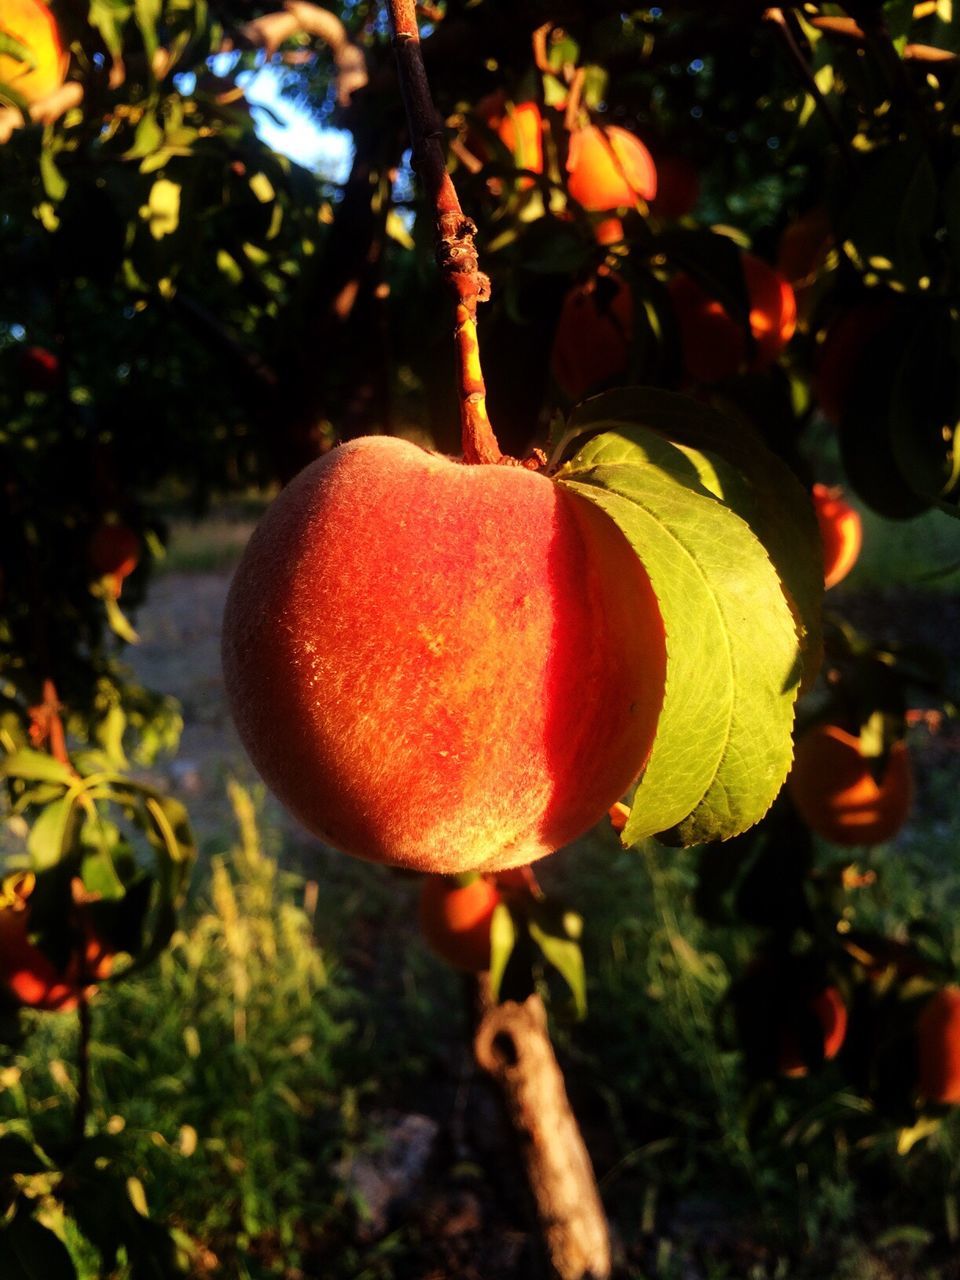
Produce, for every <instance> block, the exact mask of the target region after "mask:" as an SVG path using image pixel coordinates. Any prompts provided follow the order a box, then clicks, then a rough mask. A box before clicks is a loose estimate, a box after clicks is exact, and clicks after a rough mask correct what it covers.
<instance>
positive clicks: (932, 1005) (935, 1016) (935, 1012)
mask: <svg viewBox="0 0 960 1280" xmlns="http://www.w3.org/2000/svg"><path fill="white" fill-rule="evenodd" d="M917 1059H918V1061H917V1066H918V1072H917V1084H918V1089H919V1092H920V1094H921V1096H922V1097H924V1098H926V1100H927V1101H928V1102H949V1103H957V1102H960V987H955V986H950V987H944V988H943V989H942V990H940V991H937V992H936V993H935V994H934V995H932V996H931V997H930V999H929V1000H928V1001H927V1002H926V1004H925V1005H924V1006H923V1008H922V1009H921V1011H920V1016H919V1017H918V1018H917Z"/></svg>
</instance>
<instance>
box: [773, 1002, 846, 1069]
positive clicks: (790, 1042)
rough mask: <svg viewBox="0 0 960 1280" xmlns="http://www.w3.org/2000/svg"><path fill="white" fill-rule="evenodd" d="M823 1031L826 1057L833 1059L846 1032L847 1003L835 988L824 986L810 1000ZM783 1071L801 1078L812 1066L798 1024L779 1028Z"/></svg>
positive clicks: (780, 1064) (809, 1009)
mask: <svg viewBox="0 0 960 1280" xmlns="http://www.w3.org/2000/svg"><path fill="white" fill-rule="evenodd" d="M807 1010H808V1012H809V1013H812V1014H813V1015H814V1017H815V1018H816V1019H817V1021H818V1022H819V1023H820V1027H821V1029H822V1031H823V1060H824V1062H831V1061H832V1060H833V1059H834V1058H835V1057H836V1056H837V1054H838V1053H839V1052H840V1050H841V1048H842V1047H843V1042H844V1040H845V1039H846V1035H847V1006H846V1005H845V1004H844V1003H843V999H842V997H841V995H840V992H839V991H838V990H837V988H836V987H825V988H824V989H823V990H822V991H820V992H818V993H817V994H816V995H815V996H812V997H811V999H810V1000H809V1001H808V1002H807ZM779 1066H780V1072H781V1074H782V1075H785V1076H791V1077H792V1078H793V1079H800V1078H801V1077H802V1076H806V1075H808V1074H809V1071H810V1067H809V1065H808V1063H807V1062H806V1060H805V1059H804V1056H803V1050H802V1048H801V1039H800V1036H799V1035H798V1034H797V1030H796V1028H795V1027H793V1026H791V1025H790V1024H789V1023H786V1024H784V1026H783V1027H782V1028H781V1031H780V1060H779Z"/></svg>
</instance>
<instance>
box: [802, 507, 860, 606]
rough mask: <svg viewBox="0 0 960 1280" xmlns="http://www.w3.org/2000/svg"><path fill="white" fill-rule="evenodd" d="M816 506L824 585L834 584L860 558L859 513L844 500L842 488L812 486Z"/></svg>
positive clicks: (840, 579) (830, 585)
mask: <svg viewBox="0 0 960 1280" xmlns="http://www.w3.org/2000/svg"><path fill="white" fill-rule="evenodd" d="M813 508H814V511H816V513H817V523H818V524H819V526H820V538H821V541H822V542H823V585H824V586H825V587H834V586H836V584H837V583H838V582H840V581H842V579H844V578H845V577H846V576H847V574H848V573H849V572H850V570H851V569H852V568H853V566H854V565H855V564H856V562H857V557H858V556H859V555H860V548H861V546H862V545H863V525H862V523H861V520H860V513H859V512H858V511H855V510H854V508H853V507H851V506H850V504H849V503H848V502H844V500H843V490H842V489H836V488H834V489H829V488H827V486H826V485H825V484H815V485H814V486H813Z"/></svg>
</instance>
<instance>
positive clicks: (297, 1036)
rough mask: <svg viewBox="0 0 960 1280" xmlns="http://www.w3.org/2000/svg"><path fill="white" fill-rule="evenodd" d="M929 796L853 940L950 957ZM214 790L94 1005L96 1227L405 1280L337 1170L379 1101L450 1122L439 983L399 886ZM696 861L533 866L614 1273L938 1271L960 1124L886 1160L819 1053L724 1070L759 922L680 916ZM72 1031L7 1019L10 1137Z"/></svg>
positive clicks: (56, 1126) (66, 1225) (51, 1075)
mask: <svg viewBox="0 0 960 1280" xmlns="http://www.w3.org/2000/svg"><path fill="white" fill-rule="evenodd" d="M941 781H942V785H940V783H938V784H937V786H934V787H932V788H931V789H928V791H929V793H928V794H926V795H925V808H924V812H923V814H921V816H920V817H919V819H918V821H917V822H916V823H915V824H914V825H913V826H912V827H910V828H908V829H907V831H906V832H904V834H903V835H902V836H901V838H900V840H899V841H898V842H897V843H896V844H895V845H892V846H889V847H886V848H882V849H880V850H877V851H876V852H875V854H874V855H872V865H874V866H875V868H876V869H877V870H878V871H879V872H880V881H879V884H878V885H877V886H876V887H875V888H871V889H865V890H862V891H859V893H858V896H857V897H856V898H855V899H852V905H853V909H854V911H855V923H856V924H857V925H858V926H862V927H878V928H882V929H884V930H888V931H898V930H902V929H903V928H904V927H905V926H906V925H907V924H908V923H909V922H910V921H916V920H919V919H922V918H924V917H933V918H936V919H938V920H940V921H941V922H943V923H944V924H945V925H946V928H947V932H948V934H949V935H950V945H951V947H952V950H953V954H954V955H955V957H956V958H957V960H958V961H960V947H958V945H957V944H958V941H960V930H958V929H957V928H956V926H955V925H954V923H953V922H954V921H955V920H956V919H957V908H958V906H960V867H958V866H957V865H956V858H955V849H956V847H957V843H958V839H960V825H958V821H957V819H956V817H954V816H951V806H950V803H949V800H950V790H951V787H954V788H955V780H954V781H951V780H950V779H949V778H948V777H947V776H946V773H945V774H944V775H943V777H942V779H941ZM232 798H233V805H234V810H235V816H236V820H237V823H238V828H239V832H240V836H239V839H238V840H236V841H235V842H234V843H233V844H232V846H231V845H230V844H229V842H228V841H221V842H219V845H218V847H217V848H214V849H213V850H212V851H211V857H210V860H209V863H208V864H207V865H206V867H205V869H204V870H203V871H202V872H201V873H199V875H198V887H197V891H196V895H195V899H194V901H193V902H192V903H191V904H190V905H189V907H188V908H187V910H186V911H185V913H184V919H183V925H182V929H181V931H180V932H179V933H178V934H177V935H176V937H175V938H174V941H173V944H172V946H171V948H170V951H169V952H168V954H166V955H165V956H164V957H163V958H162V960H161V961H160V962H159V963H158V964H157V965H156V966H155V967H154V968H153V969H152V970H150V971H149V972H147V973H144V974H142V975H138V976H136V977H134V978H132V979H130V980H128V981H121V982H119V983H117V984H115V985H109V986H108V987H107V988H106V989H104V990H103V991H102V992H101V994H100V995H99V996H98V997H97V999H96V1000H95V1002H94V1006H93V1010H94V1037H95V1047H94V1054H93V1085H94V1089H93V1098H94V1107H93V1117H92V1125H91V1128H92V1129H94V1130H96V1132H97V1133H98V1134H99V1135H100V1136H99V1137H98V1138H97V1139H95V1143H100V1144H102V1145H101V1146H100V1147H97V1146H94V1147H92V1148H91V1150H92V1151H101V1152H102V1153H103V1154H102V1157H101V1158H102V1159H103V1160H104V1161H105V1165H104V1168H103V1169H101V1170H100V1171H99V1172H97V1173H96V1177H95V1178H94V1177H93V1175H92V1174H91V1175H90V1177H91V1178H92V1179H93V1181H92V1183H91V1185H93V1186H95V1187H97V1188H98V1189H99V1198H100V1200H101V1201H102V1202H103V1204H104V1205H105V1206H106V1210H105V1211H106V1213H107V1216H108V1217H109V1218H110V1219H111V1220H112V1219H114V1218H118V1219H120V1218H123V1215H124V1213H125V1214H126V1215H127V1218H126V1219H123V1220H124V1222H126V1221H127V1219H130V1220H131V1221H133V1222H134V1225H138V1224H139V1223H140V1221H141V1220H140V1219H139V1218H138V1217H137V1215H136V1212H135V1205H136V1204H137V1203H141V1204H142V1202H145V1205H146V1207H147V1209H148V1211H149V1214H150V1217H151V1219H152V1220H153V1221H154V1222H155V1223H158V1224H164V1225H165V1226H166V1227H172V1228H174V1229H175V1232H176V1237H175V1238H176V1244H177V1247H178V1248H179V1250H180V1251H181V1254H182V1257H183V1259H184V1260H185V1262H187V1264H188V1265H189V1266H190V1268H191V1270H192V1272H193V1274H196V1275H214V1276H218V1277H225V1278H227V1280H264V1278H265V1277H268V1276H283V1275H289V1276H296V1275H298V1274H302V1275H304V1276H323V1277H324V1280H393V1277H404V1276H407V1275H410V1276H420V1275H421V1274H425V1273H426V1272H425V1268H427V1263H426V1262H425V1261H424V1260H423V1258H422V1257H421V1255H420V1254H419V1253H418V1249H420V1248H421V1245H420V1244H419V1242H418V1237H417V1231H416V1228H415V1226H413V1225H412V1226H411V1227H410V1229H409V1230H408V1229H406V1228H404V1227H403V1226H401V1228H400V1230H399V1232H394V1233H392V1234H390V1235H387V1236H386V1237H385V1238H383V1239H381V1240H374V1241H371V1242H366V1243H363V1242H362V1237H361V1236H360V1235H359V1234H358V1232H357V1230H356V1224H357V1212H358V1206H357V1205H356V1204H354V1203H353V1201H352V1199H351V1195H350V1193H349V1191H348V1190H347V1189H346V1188H345V1187H344V1186H343V1185H342V1183H341V1181H340V1179H339V1177H338V1175H337V1172H336V1170H337V1167H338V1162H339V1161H340V1159H341V1158H342V1157H343V1156H345V1155H348V1154H349V1153H350V1152H353V1151H356V1150H357V1149H358V1148H359V1147H360V1146H362V1145H364V1144H366V1143H369V1142H370V1141H375V1140H376V1134H377V1120H376V1116H377V1115H378V1114H380V1112H381V1111H382V1110H383V1109H385V1108H396V1109H398V1110H401V1111H402V1110H418V1111H427V1112H428V1113H431V1114H433V1115H435V1116H436V1118H437V1119H438V1120H440V1121H441V1123H443V1122H444V1121H445V1120H446V1119H447V1118H448V1114H449V1113H448V1111H447V1109H446V1108H447V1104H446V1102H445V1101H444V1096H443V1092H444V1088H445V1087H448V1088H449V1092H450V1093H451V1094H452V1093H453V1092H454V1091H455V1090H456V1088H457V1082H456V1081H454V1080H450V1081H449V1082H448V1086H441V1087H440V1088H438V1071H439V1070H445V1071H446V1072H447V1073H448V1074H449V1073H450V1072H451V1067H450V1065H449V1063H450V1062H452V1061H453V1058H452V1057H451V1056H450V1055H449V1052H448V1051H449V1050H450V1049H451V1047H454V1046H456V1045H457V1044H458V1043H459V1042H461V1039H462V1021H461V1009H460V1005H459V1001H458V998H457V997H458V991H457V981H456V979H455V977H454V976H453V975H452V974H450V973H449V972H448V971H446V970H445V969H443V967H442V966H440V965H439V964H437V963H436V962H435V961H434V960H433V959H432V958H431V957H429V956H428V955H427V954H426V952H425V950H424V948H423V946H422V944H421V943H420V941H419V939H418V936H417V931H416V923H415V911H414V906H415V901H416V896H417V892H418V881H417V880H416V879H415V878H410V877H407V876H403V875H399V874H396V873H392V872H389V871H386V870H384V869H383V868H378V867H373V866H369V865H367V864H364V863H360V862H358V861H356V860H354V859H349V858H345V857H342V856H341V855H337V854H333V853H327V852H323V851H322V850H318V849H317V846H316V845H315V844H314V845H310V846H303V847H302V848H301V847H299V846H297V845H295V844H293V843H290V842H288V843H287V845H286V847H284V848H281V847H280V837H279V833H278V832H277V831H275V830H267V831H265V832H262V833H261V832H258V830H257V825H256V822H255V820H254V810H253V806H252V803H251V801H250V799H249V797H248V796H247V795H246V793H243V792H241V791H238V790H236V789H234V790H233V792H232ZM274 855H278V856H274ZM821 855H822V859H823V860H824V863H825V862H826V861H829V860H830V859H831V858H833V856H834V855H835V851H832V852H831V851H830V850H828V849H827V848H825V847H824V848H823V849H822V850H821ZM701 856H706V855H701V853H700V852H698V851H678V850H667V849H664V848H658V847H656V846H650V847H649V848H647V849H645V850H644V851H642V852H635V853H627V852H624V851H622V850H620V849H619V847H618V846H617V844H616V842H615V839H614V838H613V836H612V833H610V832H609V831H604V830H601V831H600V832H599V833H597V834H595V835H594V836H593V837H592V838H590V839H588V840H586V841H583V842H581V844H580V845H578V846H576V847H575V848H573V849H571V850H567V851H565V852H563V853H561V854H559V855H557V856H556V857H554V858H552V859H549V860H547V861H546V862H545V863H543V864H542V869H541V878H542V880H543V882H544V884H545V885H546V887H547V888H548V891H549V892H551V893H552V894H556V895H559V896H563V897H565V898H567V899H568V900H569V902H570V904H571V905H573V906H575V907H576V909H577V910H579V911H581V912H582V914H583V915H584V917H585V920H586V932H585V936H584V947H585V953H586V959H587V967H588V974H589V999H590V1006H589V1014H588V1017H587V1020H586V1021H585V1022H583V1023H581V1024H577V1025H569V1024H558V1025H557V1026H556V1040H557V1043H558V1046H559V1051H560V1055H561V1059H562V1063H563V1066H564V1070H565V1073H566V1078H567V1083H568V1088H569V1091H570V1094H571V1097H572V1099H573V1102H574V1105H575V1108H576V1110H577V1113H578V1116H579V1117H580V1118H581V1121H582V1123H583V1126H584V1130H585V1133H586V1135H587V1138H588V1142H589V1145H590V1149H591V1152H592V1154H593V1158H594V1161H595V1165H596V1169H597V1173H598V1176H599V1178H600V1183H601V1188H602V1191H603V1195H604V1200H605V1204H606V1206H607V1209H608V1211H609V1213H610V1214H611V1216H612V1218H613V1220H614V1222H615V1223H616V1227H617V1231H618V1234H619V1237H620V1238H621V1240H622V1241H623V1242H624V1245H625V1248H626V1254H625V1260H624V1263H623V1266H622V1269H621V1271H620V1272H619V1273H618V1280H681V1277H688V1276H690V1275H697V1276H704V1277H716V1278H717V1280H719V1278H720V1277H731V1278H732V1277H754V1276H756V1277H758V1280H759V1277H761V1276H762V1277H764V1278H766V1277H771V1276H783V1277H789V1280H826V1278H830V1277H835V1278H836V1280H888V1278H889V1277H891V1276H896V1277H901V1276H908V1275H909V1276H913V1275H917V1276H920V1275H924V1276H929V1277H931V1278H932V1277H936V1276H941V1275H943V1276H946V1275H947V1274H948V1272H947V1271H946V1270H944V1267H945V1266H946V1263H945V1261H944V1259H945V1258H947V1257H949V1256H950V1253H951V1250H952V1249H953V1248H954V1247H955V1243H954V1242H955V1237H956V1234H957V1228H956V1223H957V1222H958V1220H960V1117H955V1116H952V1115H951V1116H948V1117H947V1123H946V1124H944V1126H943V1127H942V1128H941V1129H940V1130H939V1131H938V1132H935V1133H933V1134H931V1135H930V1136H928V1137H926V1138H925V1139H924V1140H922V1141H920V1142H918V1143H917V1144H916V1145H915V1146H914V1147H913V1148H912V1150H910V1151H909V1152H908V1153H904V1154H900V1153H898V1151H897V1140H898V1129H897V1126H896V1125H895V1124H894V1123H893V1122H891V1121H890V1120H888V1119H885V1118H883V1117H881V1116H878V1115H875V1114H872V1113H871V1112H870V1110H869V1108H868V1107H867V1106H866V1105H865V1103H864V1101H863V1100H862V1099H860V1098H858V1097H857V1096H856V1095H855V1094H853V1093H852V1092H851V1091H850V1089H849V1088H848V1087H847V1086H846V1085H845V1084H844V1080H843V1076H842V1074H841V1072H840V1070H839V1068H837V1067H828V1068H827V1069H826V1070H824V1071H823V1072H821V1073H818V1074H815V1075H814V1076H811V1077H810V1078H809V1079H807V1080H800V1081H781V1082H774V1083H770V1082H758V1083H751V1082H749V1081H748V1080H747V1079H746V1078H745V1077H744V1075H743V1072H742V1069H741V1063H740V1058H739V1055H738V1053H737V1052H736V1048H735V1046H734V1045H733V1044H732V1043H731V1042H730V1040H729V1037H728V1036H727V1034H726V1032H725V1031H724V1026H725V1022H724V998H725V994H726V990H727V986H728V983H729V981H730V978H731V976H733V975H736V974H738V973H740V972H742V970H743V967H744V965H745V964H746V963H747V961H748V960H749V957H750V955H751V954H752V952H753V949H754V946H755V943H756V939H757V936H758V934H757V931H756V930H753V929H751V928H748V927H743V926H741V927H737V928H724V927H720V926H716V925H710V926H708V925H706V924H705V923H704V922H703V921H702V920H701V919H700V918H699V917H698V916H697V915H696V913H695V911H694V908H693V899H692V891H693V888H694V885H695V882H696V874H697V866H698V859H699V858H700V857H701ZM278 860H279V865H280V867H284V868H289V867H294V866H297V865H298V862H299V864H300V873H299V874H294V873H293V872H292V871H289V870H281V869H278ZM860 861H861V862H863V861H864V859H862V858H861V859H860ZM75 1041H76V1033H75V1027H74V1021H73V1019H72V1018H70V1017H67V1016H64V1017H55V1016H36V1017H34V1018H32V1019H30V1036H29V1039H28V1040H27V1041H26V1043H25V1045H24V1046H23V1047H22V1049H20V1050H18V1051H16V1052H13V1053H12V1054H11V1056H10V1057H9V1059H8V1061H7V1063H6V1066H5V1068H4V1069H3V1071H2V1073H0V1124H2V1131H3V1132H5V1133H7V1134H10V1133H19V1134H21V1135H23V1136H26V1137H29V1138H30V1139H31V1140H36V1141H38V1142H39V1143H40V1144H41V1145H42V1146H43V1147H44V1148H46V1149H48V1150H52V1151H56V1150H57V1149H58V1146H62V1143H63V1139H64V1137H65V1135H67V1134H68V1133H69V1129H70V1123H71V1114H72V1110H73V1104H74V1092H75V1073H74V1070H73V1066H72V1063H73V1059H74V1056H75V1047H76V1046H75ZM441 1063H444V1064H446V1065H444V1066H442V1067H441V1066H439V1065H438V1064H441ZM0 1140H2V1139H0ZM441 1176H445V1175H442V1174H441ZM97 1179H99V1181H97ZM44 1196H45V1198H44V1197H43V1196H41V1199H40V1201H38V1202H37V1203H39V1204H40V1205H41V1213H42V1214H43V1220H44V1221H45V1222H47V1223H48V1224H49V1225H51V1226H53V1227H54V1228H55V1229H56V1230H57V1231H58V1232H60V1233H61V1234H62V1235H63V1236H64V1237H65V1238H66V1239H67V1240H68V1241H69V1242H70V1246H71V1249H72V1251H73V1253H74V1256H75V1258H76V1259H77V1260H78V1261H79V1262H80V1264H81V1265H80V1275H81V1278H82V1280H107V1276H108V1275H109V1276H113V1275H114V1274H115V1275H116V1276H117V1277H118V1280H119V1278H122V1280H134V1277H136V1280H139V1277H140V1276H141V1275H143V1276H144V1277H146V1276H147V1275H148V1274H151V1273H149V1272H147V1271H143V1270H139V1271H138V1270H137V1269H136V1264H135V1261H134V1262H126V1263H123V1262H121V1263H120V1264H119V1265H118V1267H117V1269H116V1270H115V1272H110V1271H106V1270H104V1269H103V1268H102V1265H101V1263H100V1261H99V1259H98V1257H97V1253H96V1250H95V1249H94V1248H93V1247H92V1245H91V1242H90V1239H89V1234H90V1233H89V1231H87V1234H86V1236H84V1234H83V1232H81V1231H80V1230H79V1228H78V1226H77V1225H76V1222H75V1220H74V1219H73V1218H71V1217H70V1216H65V1215H64V1204H66V1205H67V1207H68V1208H69V1207H70V1205H69V1203H68V1199H69V1198H68V1197H66V1198H65V1197H62V1196H58V1195H57V1193H56V1189H55V1188H53V1189H52V1190H51V1188H50V1187H49V1186H47V1187H46V1190H45V1191H44ZM141 1197H142V1200H141ZM131 1205H134V1209H133V1210H131ZM121 1210H122V1212H121ZM87 1211H88V1213H89V1207H88V1210H87ZM2 1274H3V1271H2V1268H0V1275H2ZM431 1274H434V1273H431ZM435 1274H437V1275H438V1277H439V1275H441V1274H443V1273H442V1272H435ZM485 1280H500V1277H497V1276H493V1275H491V1276H487V1277H485Z"/></svg>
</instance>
